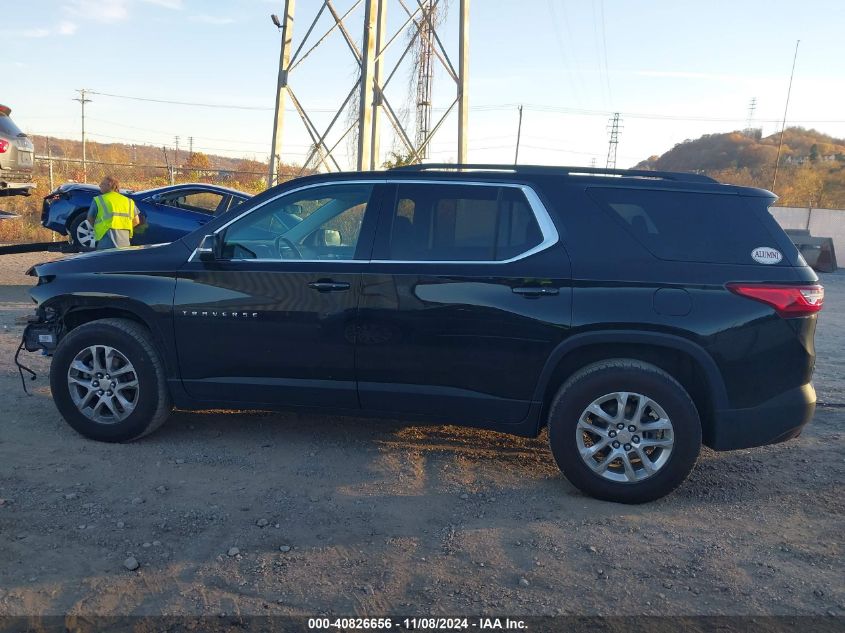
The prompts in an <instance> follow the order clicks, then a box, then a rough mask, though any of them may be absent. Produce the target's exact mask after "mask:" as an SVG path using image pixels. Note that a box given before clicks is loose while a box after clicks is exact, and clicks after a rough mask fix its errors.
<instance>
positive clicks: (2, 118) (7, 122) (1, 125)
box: [0, 114, 26, 136]
mask: <svg viewBox="0 0 845 633" xmlns="http://www.w3.org/2000/svg"><path fill="white" fill-rule="evenodd" d="M0 134H3V135H5V136H26V134H24V133H23V132H21V130H20V128H19V127H18V126H17V125H15V122H14V121H12V119H10V118H9V117H8V116H6V115H5V114H0Z"/></svg>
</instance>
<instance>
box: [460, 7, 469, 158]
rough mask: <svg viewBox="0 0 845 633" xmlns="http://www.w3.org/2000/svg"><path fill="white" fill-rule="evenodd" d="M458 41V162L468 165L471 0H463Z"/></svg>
mask: <svg viewBox="0 0 845 633" xmlns="http://www.w3.org/2000/svg"><path fill="white" fill-rule="evenodd" d="M458 40H459V44H458V162H459V163H466V162H467V146H468V133H469V0H461V6H460V17H459V20H458Z"/></svg>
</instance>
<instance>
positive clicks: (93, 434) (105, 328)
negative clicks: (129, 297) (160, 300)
mask: <svg viewBox="0 0 845 633" xmlns="http://www.w3.org/2000/svg"><path fill="white" fill-rule="evenodd" d="M92 349H93V350H96V351H95V352H94V353H92V352H91V350H92ZM108 350H111V351H110V352H109V351H108ZM95 354H96V359H95ZM103 359H105V362H103ZM123 361H126V363H125V364H123ZM77 367H85V368H89V367H90V368H96V367H100V368H105V369H104V370H103V371H104V372H113V373H114V374H115V375H114V376H110V374H105V375H103V374H102V373H101V374H99V375H103V378H102V384H99V385H96V386H97V387H102V388H103V389H107V390H108V391H105V392H103V389H100V390H93V389H91V386H90V385H93V381H94V380H95V379H96V378H97V376H98V373H96V372H94V371H93V369H92V371H90V372H88V371H85V372H83V371H79V370H78V369H76V368H77ZM128 368H131V369H128ZM71 376H72V378H71ZM106 378H108V379H109V380H110V381H111V382H106V380H105V379H106ZM71 380H73V381H75V382H74V383H73V384H71ZM89 381H91V382H90V384H88V382H89ZM133 381H134V382H135V383H136V385H137V386H136V387H134V388H133V385H132V383H133ZM98 382H99V381H98ZM82 383H86V384H85V386H80V385H81V384H82ZM109 387H111V388H113V389H114V391H113V393H114V394H115V395H114V397H112V398H109V397H108V395H106V396H105V398H100V396H99V395H97V394H104V393H105V394H111V393H112V391H111V390H109ZM50 389H51V390H52V393H53V400H54V401H55V403H56V407H57V408H58V409H59V413H61V414H62V417H64V419H65V420H66V421H67V423H68V424H70V426H71V427H73V428H74V429H75V430H76V431H77V432H78V433H80V434H82V435H84V436H85V437H87V438H89V439H92V440H98V441H101V442H126V441H129V440H133V439H137V438H139V437H142V436H144V435H147V434H148V433H152V432H153V431H155V430H156V429H157V428H158V427H160V426H161V425H162V424H164V422H165V420H167V417H168V416H169V415H170V409H171V403H170V394H169V392H168V391H167V384H166V382H165V373H164V367H163V365H162V362H161V359H160V358H159V356H158V353H157V352H156V350H155V348H154V346H153V343H152V340H151V336H150V332H149V330H147V329H146V328H145V327H144V326H142V325H140V324H138V323H135V322H134V321H130V320H128V319H101V320H98V321H92V322H90V323H86V324H84V325H81V326H79V327H78V328H76V329H74V330H71V332H70V333H69V334H67V336H65V337H64V338H63V339H62V340H61V341H60V342H59V345H58V347H57V348H56V351H55V353H54V354H53V362H52V365H51V366H50ZM89 392H93V394H92V393H89ZM86 394H87V395H86ZM89 396H90V398H89ZM121 398H122V400H120V399H121ZM74 399H76V401H75V400H74ZM99 400H104V402H103V403H100V402H99ZM80 401H81V402H82V404H81V405H79V404H78V403H79V402H80ZM123 402H126V403H127V405H131V407H130V406H123V404H122V403H123ZM92 403H95V405H96V406H92ZM109 405H110V406H109ZM92 416H93V417H92ZM95 418H98V419H95Z"/></svg>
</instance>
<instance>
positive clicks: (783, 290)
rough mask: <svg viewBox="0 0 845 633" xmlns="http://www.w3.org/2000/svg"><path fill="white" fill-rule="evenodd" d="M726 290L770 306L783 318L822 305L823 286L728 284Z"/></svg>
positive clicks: (807, 313) (817, 309)
mask: <svg viewBox="0 0 845 633" xmlns="http://www.w3.org/2000/svg"><path fill="white" fill-rule="evenodd" d="M728 290H730V291H731V292H733V293H734V294H738V295H740V296H741V297H748V298H749V299H754V300H755V301H760V302H762V303H765V304H767V305H770V306H772V307H773V308H774V309H775V312H777V313H778V314H779V315H780V316H782V317H783V318H785V319H788V318H791V317H803V316H809V315H811V314H815V313H816V312H818V311H819V310H821V309H822V306H823V305H824V286H821V285H819V284H814V285H812V286H781V285H776V284H744V283H731V284H728Z"/></svg>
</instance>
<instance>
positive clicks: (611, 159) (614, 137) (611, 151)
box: [607, 112, 622, 169]
mask: <svg viewBox="0 0 845 633" xmlns="http://www.w3.org/2000/svg"><path fill="white" fill-rule="evenodd" d="M620 122H621V119H620V118H619V113H618V112H615V113H614V114H613V118H612V119H610V121H609V122H608V126H607V127H608V129H609V130H610V143H609V144H608V146H607V168H608V169H616V147H617V146H618V145H619V130H621V129H622V128H621V127H620V125H619V124H620Z"/></svg>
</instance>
